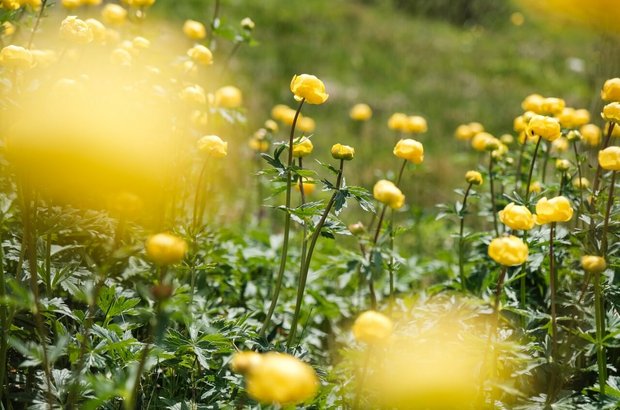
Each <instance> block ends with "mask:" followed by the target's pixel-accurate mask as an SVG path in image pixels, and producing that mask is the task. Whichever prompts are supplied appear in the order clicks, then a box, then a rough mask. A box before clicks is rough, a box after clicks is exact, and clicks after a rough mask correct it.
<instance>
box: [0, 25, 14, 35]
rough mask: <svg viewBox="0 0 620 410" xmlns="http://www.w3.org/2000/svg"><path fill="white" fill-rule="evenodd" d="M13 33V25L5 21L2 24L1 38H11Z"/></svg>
mask: <svg viewBox="0 0 620 410" xmlns="http://www.w3.org/2000/svg"><path fill="white" fill-rule="evenodd" d="M13 33H15V25H14V24H13V23H11V22H10V21H5V22H4V23H2V35H3V36H12V35H13Z"/></svg>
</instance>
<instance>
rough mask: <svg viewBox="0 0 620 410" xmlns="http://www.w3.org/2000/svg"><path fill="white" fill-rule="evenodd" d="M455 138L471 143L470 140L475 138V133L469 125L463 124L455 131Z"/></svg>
mask: <svg viewBox="0 0 620 410" xmlns="http://www.w3.org/2000/svg"><path fill="white" fill-rule="evenodd" d="M454 136H455V137H456V139H457V140H461V141H469V140H470V139H472V138H473V137H474V132H473V131H472V129H471V128H470V127H469V125H467V124H461V125H459V126H458V127H456V130H455V131H454Z"/></svg>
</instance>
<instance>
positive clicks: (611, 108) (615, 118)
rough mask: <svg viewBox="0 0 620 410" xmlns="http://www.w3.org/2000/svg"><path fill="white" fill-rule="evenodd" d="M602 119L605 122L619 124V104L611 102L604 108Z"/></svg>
mask: <svg viewBox="0 0 620 410" xmlns="http://www.w3.org/2000/svg"><path fill="white" fill-rule="evenodd" d="M602 117H603V119H604V120H605V121H609V122H613V123H616V124H620V102H612V103H609V104H607V105H606V106H604V107H603V113H602Z"/></svg>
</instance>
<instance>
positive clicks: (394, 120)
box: [387, 112, 409, 131]
mask: <svg viewBox="0 0 620 410" xmlns="http://www.w3.org/2000/svg"><path fill="white" fill-rule="evenodd" d="M408 119H409V117H407V114H403V113H402V112H395V113H394V114H392V115H391V116H390V118H389V119H388V123H387V124H388V128H389V129H391V130H394V131H404V130H405V127H406V126H407V121H408Z"/></svg>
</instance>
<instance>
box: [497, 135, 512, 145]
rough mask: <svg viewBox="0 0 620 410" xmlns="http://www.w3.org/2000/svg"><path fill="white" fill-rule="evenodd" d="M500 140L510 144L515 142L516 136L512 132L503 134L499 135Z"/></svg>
mask: <svg viewBox="0 0 620 410" xmlns="http://www.w3.org/2000/svg"><path fill="white" fill-rule="evenodd" d="M499 141H500V142H501V143H502V144H505V145H510V144H512V143H513V142H515V137H513V136H512V134H502V135H501V136H500V137H499Z"/></svg>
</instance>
